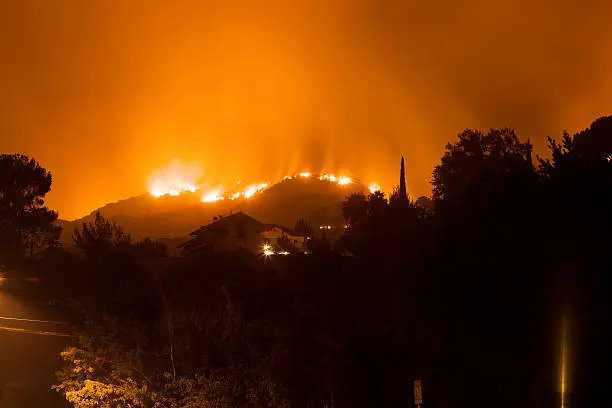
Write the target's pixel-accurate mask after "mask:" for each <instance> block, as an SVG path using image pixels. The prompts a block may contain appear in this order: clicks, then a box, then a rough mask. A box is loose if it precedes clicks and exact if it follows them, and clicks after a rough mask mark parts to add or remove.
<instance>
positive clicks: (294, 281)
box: [0, 117, 612, 408]
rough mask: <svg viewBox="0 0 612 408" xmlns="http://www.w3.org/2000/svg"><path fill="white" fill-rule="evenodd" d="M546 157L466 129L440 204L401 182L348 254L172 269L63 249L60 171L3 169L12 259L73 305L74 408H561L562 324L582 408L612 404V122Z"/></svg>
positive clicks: (78, 242)
mask: <svg viewBox="0 0 612 408" xmlns="http://www.w3.org/2000/svg"><path fill="white" fill-rule="evenodd" d="M549 148H550V157H551V158H550V159H549V160H541V159H539V158H537V157H533V158H532V146H531V144H530V143H529V142H526V143H523V142H521V141H519V139H518V138H517V137H516V136H515V134H514V132H513V131H512V130H510V129H501V130H490V131H488V132H486V133H480V132H477V131H472V130H466V131H465V132H463V133H461V134H460V135H459V139H458V140H457V141H456V142H455V143H453V144H449V145H448V146H447V149H446V153H445V155H444V157H442V160H441V163H440V164H439V165H438V166H436V168H435V169H434V171H433V182H432V184H433V194H432V202H431V203H427V204H428V205H416V203H415V202H414V201H412V200H411V199H410V198H409V197H408V195H407V193H406V190H405V183H404V182H403V177H402V179H401V180H400V183H399V186H398V188H397V190H396V191H395V192H394V194H393V195H392V196H391V197H390V198H389V199H387V197H385V196H384V194H382V193H374V194H372V195H369V196H364V195H353V196H350V197H348V198H347V199H346V201H345V202H344V203H342V205H343V211H344V214H345V218H346V221H347V225H348V228H347V231H346V233H345V235H344V236H343V237H342V238H341V239H340V240H338V241H337V242H335V243H333V245H332V244H331V243H328V242H325V241H322V240H320V241H317V240H313V241H315V242H313V245H312V254H310V255H292V256H276V255H275V256H272V257H261V256H256V255H253V254H251V253H248V252H246V251H244V252H242V251H237V252H233V253H198V254H188V255H185V256H183V257H180V258H170V257H168V256H167V255H166V250H165V248H164V247H163V246H161V245H159V244H157V243H155V242H154V241H150V240H145V241H141V242H136V243H133V242H132V241H131V240H130V238H129V236H128V235H127V234H125V233H124V232H123V231H122V230H121V228H120V227H119V226H117V225H114V224H113V223H110V222H108V221H106V220H104V218H103V217H98V218H97V219H96V221H95V222H93V223H92V224H86V225H85V226H84V227H83V228H82V229H80V230H79V231H76V232H75V236H74V242H75V247H76V249H77V250H76V251H75V250H73V249H71V248H59V247H58V246H57V244H56V243H55V240H54V238H53V237H54V236H55V235H54V234H53V233H51V232H53V231H51V232H50V230H51V229H52V228H54V227H53V221H54V219H55V218H56V215H55V213H52V212H49V211H48V210H46V208H45V207H44V203H43V202H42V198H43V197H44V195H45V193H46V192H47V191H48V188H49V187H50V182H51V179H50V176H47V174H48V173H46V172H45V171H44V170H43V169H39V168H38V167H37V165H36V164H35V162H34V163H33V162H31V161H29V160H28V159H27V158H24V157H23V156H2V158H1V159H0V166H2V167H1V170H2V171H1V172H0V175H1V176H0V177H1V180H0V188H1V191H0V212H1V213H0V216H1V219H2V222H3V223H2V227H1V228H2V229H1V231H0V232H1V233H2V236H1V237H0V238H1V240H2V241H1V243H2V248H3V253H2V254H3V255H2V256H3V259H4V262H5V263H6V265H7V268H10V266H11V265H20V266H21V269H22V270H27V271H29V272H28V273H30V274H31V273H36V274H37V276H39V277H40V278H41V279H43V281H44V285H43V287H44V295H45V297H47V298H49V299H54V300H56V301H58V302H60V303H61V304H64V305H66V307H69V308H70V309H71V310H73V311H74V316H75V325H76V327H77V332H78V339H76V340H75V342H74V344H73V347H69V348H68V349H66V350H65V352H64V358H65V360H66V366H65V368H64V370H63V371H62V372H61V373H60V374H59V380H58V386H57V390H58V391H60V392H62V393H64V394H65V396H66V399H67V400H69V401H70V402H72V403H73V404H74V405H75V406H76V407H98V406H99V407H185V408H187V407H288V406H292V407H325V406H327V407H408V406H413V404H414V399H413V398H414V397H413V389H412V384H413V381H414V380H422V383H423V394H424V395H423V400H424V403H423V405H422V406H423V407H517V406H521V407H553V406H559V405H560V394H559V391H560V378H561V374H560V366H561V347H562V338H563V335H562V323H563V322H564V321H565V322H566V325H567V333H568V335H567V344H568V361H569V363H568V369H567V370H568V371H567V373H566V378H567V380H568V397H567V398H568V399H569V403H568V405H569V406H593V407H595V406H609V405H610V404H612V395H611V394H610V393H609V392H608V391H607V387H608V383H609V381H608V380H609V379H610V374H609V373H610V370H611V369H610V367H612V364H611V363H612V361H611V359H610V357H611V355H610V354H611V353H610V352H609V350H608V349H609V347H610V346H609V345H610V344H612V343H611V342H610V340H612V339H611V337H610V331H611V325H612V320H611V319H610V318H609V317H610V313H609V312H610V310H611V309H610V306H611V304H610V303H611V297H610V296H609V295H610V293H611V292H610V289H612V284H611V279H610V273H611V270H612V267H611V261H610V249H611V248H612V234H611V231H612V163H611V162H610V158H611V157H612V117H606V118H601V119H598V120H596V121H595V122H593V123H592V125H591V126H590V127H589V128H588V129H586V130H584V131H582V132H579V133H577V134H575V135H568V134H564V135H563V137H562V138H561V140H560V141H555V140H552V139H551V140H549ZM11 166H12V167H11ZM7 169H12V170H11V171H7ZM15 169H18V170H15ZM19 169H21V170H19ZM28 169H29V170H28ZM23 175H25V176H23ZM23 177H25V178H23ZM20 178H23V181H19V182H15V180H16V179H20ZM15 186H17V187H15ZM425 201H426V200H425ZM15 208H20V209H21V210H20V211H16V210H15ZM32 242H37V243H41V242H46V244H45V245H42V246H43V247H44V248H45V249H44V250H42V251H40V252H37V253H35V252H36V251H34V250H33V248H34V244H33V243H32ZM37 246H40V245H37ZM30 253H31V254H32V256H29V255H30ZM349 253H350V254H351V255H352V256H346V255H347V254H349ZM24 256H25V257H26V259H25V260H24V259H23V257H24Z"/></svg>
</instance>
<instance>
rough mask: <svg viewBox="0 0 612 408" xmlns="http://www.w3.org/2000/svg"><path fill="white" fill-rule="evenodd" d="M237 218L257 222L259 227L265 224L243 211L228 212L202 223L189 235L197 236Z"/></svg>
mask: <svg viewBox="0 0 612 408" xmlns="http://www.w3.org/2000/svg"><path fill="white" fill-rule="evenodd" d="M239 218H243V219H244V220H246V221H249V222H251V223H254V224H259V225H261V228H264V226H265V224H263V223H262V222H260V221H258V220H256V219H255V218H253V217H251V216H249V215H247V214H246V213H245V212H244V211H238V212H237V213H232V214H229V215H225V216H220V217H219V218H217V219H216V220H214V221H213V222H211V223H210V224H207V225H204V226H202V227H200V228H198V229H197V230H195V231H193V232H191V233H190V234H189V235H192V236H198V235H200V234H202V233H204V232H206V231H210V230H212V229H213V228H215V227H217V226H219V225H221V224H224V223H226V222H230V221H235V220H236V219H239Z"/></svg>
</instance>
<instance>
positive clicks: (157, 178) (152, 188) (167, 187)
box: [147, 161, 380, 203]
mask: <svg viewBox="0 0 612 408" xmlns="http://www.w3.org/2000/svg"><path fill="white" fill-rule="evenodd" d="M201 179H202V171H201V168H200V167H199V166H195V165H193V164H192V165H185V164H181V162H178V161H175V162H173V163H171V164H170V165H169V166H167V167H165V168H163V169H160V170H156V171H154V172H153V173H151V175H150V176H149V178H148V179H147V187H148V191H149V193H150V194H151V195H152V196H154V197H162V196H167V195H169V196H178V195H181V194H183V193H195V192H196V191H200V192H201V196H200V197H201V200H200V201H202V202H203V203H213V202H217V201H222V200H238V199H243V200H248V199H250V198H252V197H254V196H256V195H258V194H261V193H262V192H263V191H264V190H266V189H267V188H268V187H269V186H270V185H271V183H269V182H255V183H249V184H246V183H243V182H242V181H237V182H235V183H233V185H232V186H231V187H225V186H223V185H214V186H211V185H210V184H209V183H206V182H202V181H201ZM294 179H299V180H304V181H308V180H311V179H318V180H320V181H324V182H327V183H330V184H336V185H338V186H348V185H351V184H353V183H354V181H353V179H352V178H351V177H349V176H347V175H342V174H340V175H336V174H333V173H324V172H319V173H311V172H310V171H301V172H295V173H293V174H292V175H288V176H285V177H283V179H282V180H281V181H280V182H282V181H287V180H294ZM369 190H370V192H374V191H378V190H380V187H379V186H378V184H376V183H370V185H369Z"/></svg>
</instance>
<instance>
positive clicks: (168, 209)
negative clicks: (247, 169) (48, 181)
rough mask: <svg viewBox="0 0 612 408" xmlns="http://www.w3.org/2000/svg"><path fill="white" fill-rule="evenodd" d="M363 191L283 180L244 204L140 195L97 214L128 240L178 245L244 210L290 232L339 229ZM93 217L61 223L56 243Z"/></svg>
mask: <svg viewBox="0 0 612 408" xmlns="http://www.w3.org/2000/svg"><path fill="white" fill-rule="evenodd" d="M365 190H366V189H365V187H364V186H363V185H361V184H360V183H353V184H350V185H346V186H340V185H338V184H335V183H330V182H327V181H321V180H318V179H308V180H305V179H289V180H285V181H282V182H280V183H277V184H274V185H273V186H271V187H270V188H268V189H266V190H264V191H263V192H261V193H260V194H257V195H255V196H253V197H251V198H249V199H246V200H245V199H238V200H222V201H217V202H214V203H202V202H200V197H201V194H200V193H185V194H181V195H180V196H177V197H172V196H164V197H157V198H156V197H153V196H151V195H149V194H143V195H140V196H137V197H132V198H128V199H125V200H121V201H118V202H115V203H109V204H107V205H105V206H104V207H101V208H99V209H98V210H99V211H100V213H101V214H102V215H103V216H104V217H106V218H108V219H110V220H113V221H115V222H117V223H118V224H119V225H121V226H122V227H123V228H124V229H125V230H126V231H127V232H129V233H130V234H132V237H133V238H134V239H142V238H144V237H151V238H155V239H160V240H171V241H172V242H175V241H176V242H180V240H181V239H186V237H187V235H188V234H189V233H190V232H191V231H193V230H195V229H197V228H199V227H200V226H202V225H206V224H208V223H210V222H211V221H212V218H213V217H214V216H217V215H224V214H228V213H230V212H237V211H245V212H247V213H248V214H249V215H251V216H252V217H254V218H256V219H258V220H260V221H262V222H264V223H273V224H279V225H284V226H287V227H290V228H291V227H293V226H294V225H295V222H296V221H297V219H299V218H305V219H307V220H308V221H310V222H311V223H312V225H313V226H315V227H316V226H318V225H339V224H343V223H344V220H343V217H342V209H341V203H342V201H343V200H344V198H345V197H346V196H348V195H349V194H351V193H354V192H358V191H365ZM98 210H96V211H98ZM94 216H95V211H94V212H92V213H91V214H89V215H88V216H86V217H83V218H81V219H79V220H75V221H71V222H65V223H64V224H63V227H64V231H63V233H62V239H61V240H62V242H70V240H71V237H72V232H73V230H74V228H75V227H78V226H79V225H81V224H82V223H83V222H90V221H92V220H93V219H94Z"/></svg>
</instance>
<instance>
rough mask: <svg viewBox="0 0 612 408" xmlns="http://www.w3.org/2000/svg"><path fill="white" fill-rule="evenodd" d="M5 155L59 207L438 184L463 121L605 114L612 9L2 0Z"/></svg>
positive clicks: (527, 122)
mask: <svg viewBox="0 0 612 408" xmlns="http://www.w3.org/2000/svg"><path fill="white" fill-rule="evenodd" d="M0 10H1V11H0V152H20V153H25V154H28V155H31V156H33V157H35V158H36V159H37V160H38V161H39V162H41V164H42V165H43V166H45V167H47V168H48V169H50V170H51V172H52V174H53V177H54V181H53V187H52V192H51V193H50V195H49V197H48V203H49V205H50V206H51V207H52V208H54V209H57V210H59V211H60V217H62V218H68V219H70V218H74V217H79V216H82V215H84V214H86V213H89V212H90V211H91V210H93V209H94V208H97V207H99V206H101V205H103V204H105V203H106V202H108V201H116V200H118V199H121V198H125V197H129V196H133V195H136V194H139V193H141V192H143V191H145V182H146V178H147V176H148V174H149V173H150V172H151V171H153V170H155V169H156V168H159V167H163V166H164V165H166V164H167V163H169V162H170V161H172V160H173V159H180V160H184V161H194V160H195V161H199V162H200V163H201V164H202V168H203V171H204V177H205V179H206V180H207V181H209V182H211V183H216V182H219V183H230V182H231V181H233V180H236V179H257V180H260V179H261V180H271V181H273V180H275V179H277V178H281V177H282V176H283V175H284V174H286V173H289V172H293V171H295V170H298V169H304V170H311V171H317V170H319V169H320V168H321V167H323V168H325V169H327V170H329V171H334V172H342V171H349V172H352V173H353V174H354V175H355V176H361V177H362V178H364V179H365V180H377V181H378V182H379V183H380V184H381V185H382V186H383V187H384V188H385V189H388V188H390V187H391V186H392V184H394V183H397V181H396V179H397V170H398V165H399V155H400V154H401V153H403V154H404V156H405V157H406V171H407V176H406V178H407V183H408V187H409V190H410V191H412V193H413V194H414V195H420V194H425V193H428V192H429V189H430V188H429V184H428V183H429V180H430V174H431V170H432V168H433V166H434V165H435V164H436V163H437V161H438V160H439V158H440V156H441V154H442V152H443V149H444V145H445V144H446V143H447V142H449V141H452V140H454V139H455V138H456V135H457V134H458V133H459V132H460V131H461V130H463V129H464V128H466V127H475V128H488V127H501V126H511V127H514V128H515V129H516V130H517V132H518V133H519V136H521V137H522V138H525V139H526V138H527V137H531V140H532V141H534V142H535V143H536V147H537V148H538V150H539V151H543V147H544V140H545V137H546V136H547V135H553V136H554V135H558V134H560V132H561V130H562V129H564V128H566V129H568V130H569V131H575V130H577V129H579V128H583V127H586V126H588V124H589V123H590V121H591V120H592V119H594V118H595V117H597V116H599V115H602V114H608V113H611V112H612V53H610V52H608V49H609V46H610V44H612V25H610V24H609V21H611V20H612V3H610V2H609V1H586V0H585V1H578V0H572V1H568V0H549V1H544V0H519V1H505V2H491V1H484V0H482V1H475V0H464V1H460V2H457V1H450V0H441V1H437V2H428V1H422V0H419V1H412V0H403V1H386V0H370V1H362V0H337V1H331V0H321V1H315V0H310V1H303V2H302V1H295V0H292V1H280V0H279V1H264V0H259V1H251V0H248V1H247V0H244V1H229V0H222V1H204V0H197V1H195V0H194V1H181V0H177V1H158V0H146V1H145V0H129V1H125V0H99V1H95V0H89V1H82V0H61V1H40V0H38V1H34V0H19V1H8V0H0Z"/></svg>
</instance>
